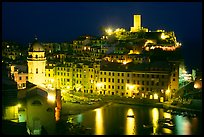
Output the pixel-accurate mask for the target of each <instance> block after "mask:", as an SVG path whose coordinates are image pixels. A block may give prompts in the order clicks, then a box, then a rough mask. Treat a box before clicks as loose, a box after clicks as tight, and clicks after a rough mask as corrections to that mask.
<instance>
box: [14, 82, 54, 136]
mask: <svg viewBox="0 0 204 137" xmlns="http://www.w3.org/2000/svg"><path fill="white" fill-rule="evenodd" d="M18 99H19V100H20V102H21V106H20V107H19V110H18V114H19V122H26V127H27V131H28V133H29V134H30V135H40V134H41V130H42V126H43V127H44V129H45V130H46V131H47V133H48V134H49V135H53V134H55V133H56V120H55V106H56V104H55V100H53V99H54V98H53V99H51V98H50V97H49V94H48V93H47V92H46V90H44V89H42V88H40V87H38V86H35V85H33V86H32V87H31V88H28V89H24V90H20V91H19V92H18ZM25 99H26V101H25Z"/></svg>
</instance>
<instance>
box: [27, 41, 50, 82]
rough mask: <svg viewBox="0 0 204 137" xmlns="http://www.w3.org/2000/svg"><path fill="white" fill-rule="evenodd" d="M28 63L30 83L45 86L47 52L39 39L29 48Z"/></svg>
mask: <svg viewBox="0 0 204 137" xmlns="http://www.w3.org/2000/svg"><path fill="white" fill-rule="evenodd" d="M27 63H28V81H29V82H31V83H33V84H35V85H38V86H42V85H43V84H45V65H46V58H45V50H44V49H43V47H42V45H41V44H40V43H39V42H38V40H37V38H35V40H34V42H33V43H32V44H31V45H30V47H29V50H28V58H27Z"/></svg>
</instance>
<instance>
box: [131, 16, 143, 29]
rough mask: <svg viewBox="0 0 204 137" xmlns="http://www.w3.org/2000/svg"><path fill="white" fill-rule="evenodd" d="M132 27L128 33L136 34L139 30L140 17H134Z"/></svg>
mask: <svg viewBox="0 0 204 137" xmlns="http://www.w3.org/2000/svg"><path fill="white" fill-rule="evenodd" d="M133 23H134V26H133V27H131V28H130V32H138V31H139V30H141V15H134V22H133Z"/></svg>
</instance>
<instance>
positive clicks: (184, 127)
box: [73, 104, 202, 135]
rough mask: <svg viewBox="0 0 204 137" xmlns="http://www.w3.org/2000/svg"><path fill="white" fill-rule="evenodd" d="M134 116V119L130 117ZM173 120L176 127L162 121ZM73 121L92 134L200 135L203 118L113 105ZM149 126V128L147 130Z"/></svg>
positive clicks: (89, 112)
mask: <svg viewBox="0 0 204 137" xmlns="http://www.w3.org/2000/svg"><path fill="white" fill-rule="evenodd" d="M127 115H134V117H127ZM162 118H172V119H173V123H174V125H175V126H174V127H173V128H169V127H168V128H166V127H165V128H164V127H161V124H159V123H158V120H159V119H162ZM73 122H75V123H81V125H83V126H85V127H86V128H88V129H90V131H91V134H92V135H151V134H162V135H166V134H170V135H196V134H201V133H202V127H201V126H202V123H201V122H202V120H201V117H198V116H197V117H194V118H189V117H184V116H181V115H171V114H170V113H167V112H165V111H164V109H162V108H151V107H142V106H133V105H124V104H111V105H108V106H104V107H101V108H97V109H95V110H91V111H88V112H85V113H82V114H79V115H76V116H74V117H73ZM144 126H146V127H144Z"/></svg>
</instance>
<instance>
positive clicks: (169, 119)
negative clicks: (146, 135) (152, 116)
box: [158, 118, 173, 123]
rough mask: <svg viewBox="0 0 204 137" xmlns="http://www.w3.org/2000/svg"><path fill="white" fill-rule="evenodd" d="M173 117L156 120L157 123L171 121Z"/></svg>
mask: <svg viewBox="0 0 204 137" xmlns="http://www.w3.org/2000/svg"><path fill="white" fill-rule="evenodd" d="M172 122H173V119H171V118H162V119H159V120H158V123H172Z"/></svg>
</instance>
